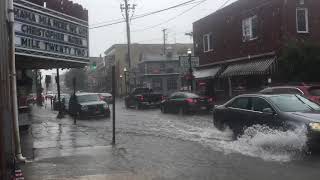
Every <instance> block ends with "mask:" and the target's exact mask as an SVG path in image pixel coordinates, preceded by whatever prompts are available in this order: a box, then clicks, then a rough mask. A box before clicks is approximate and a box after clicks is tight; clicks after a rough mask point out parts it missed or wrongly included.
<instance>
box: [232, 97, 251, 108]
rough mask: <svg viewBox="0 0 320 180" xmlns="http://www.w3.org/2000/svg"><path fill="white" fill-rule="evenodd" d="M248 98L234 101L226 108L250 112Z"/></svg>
mask: <svg viewBox="0 0 320 180" xmlns="http://www.w3.org/2000/svg"><path fill="white" fill-rule="evenodd" d="M249 100H250V98H249V97H240V98H237V99H235V100H234V101H233V102H231V104H230V105H229V106H228V107H232V108H238V109H247V110H251V107H250V101H249Z"/></svg>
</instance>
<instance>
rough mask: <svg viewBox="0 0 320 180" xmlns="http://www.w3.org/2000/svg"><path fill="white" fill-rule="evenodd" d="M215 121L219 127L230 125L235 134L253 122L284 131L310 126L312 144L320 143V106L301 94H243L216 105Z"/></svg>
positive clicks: (310, 141) (309, 132)
mask: <svg viewBox="0 0 320 180" xmlns="http://www.w3.org/2000/svg"><path fill="white" fill-rule="evenodd" d="M213 120H214V125H215V127H216V128H217V129H219V130H224V129H225V128H226V127H227V126H229V127H230V129H231V130H232V131H233V132H234V135H235V136H238V135H240V134H242V133H243V131H244V129H245V128H246V127H251V126H253V125H266V126H268V127H270V128H273V129H282V130H295V129H297V128H306V130H307V136H308V140H309V141H308V144H309V145H311V146H319V145H320V106H319V105H317V104H316V103H314V102H312V101H310V100H309V99H307V98H305V97H303V96H301V95H295V94H279V95H263V94H247V95H240V96H237V97H235V98H233V99H231V100H230V101H229V102H227V103H225V104H224V105H221V106H217V107H215V108H214V113H213Z"/></svg>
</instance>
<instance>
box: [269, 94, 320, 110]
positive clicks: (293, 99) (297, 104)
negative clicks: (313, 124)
mask: <svg viewBox="0 0 320 180" xmlns="http://www.w3.org/2000/svg"><path fill="white" fill-rule="evenodd" d="M270 100H271V101H272V102H273V104H275V105H276V106H277V107H278V108H279V109H280V111H284V112H311V111H320V106H319V105H317V104H315V103H313V102H311V101H310V100H308V99H306V98H304V97H303V96H300V95H279V96H272V97H270Z"/></svg>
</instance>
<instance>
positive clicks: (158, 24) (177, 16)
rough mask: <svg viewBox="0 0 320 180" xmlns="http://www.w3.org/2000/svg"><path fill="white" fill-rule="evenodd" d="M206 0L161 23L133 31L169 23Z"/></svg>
mask: <svg viewBox="0 0 320 180" xmlns="http://www.w3.org/2000/svg"><path fill="white" fill-rule="evenodd" d="M205 1H207V0H202V1H200V2H199V3H198V4H196V5H194V6H192V7H191V8H189V9H187V10H185V11H183V12H182V13H180V14H178V15H176V16H175V17H172V18H170V19H167V20H166V21H163V22H162V23H159V24H156V25H153V26H150V27H147V28H144V29H138V30H134V31H132V32H140V31H145V30H149V29H153V28H156V27H158V26H161V25H163V24H166V23H168V22H170V21H172V20H174V19H176V18H178V17H179V16H182V15H183V14H185V13H187V12H189V11H191V10H192V9H194V8H195V7H197V6H199V5H200V4H202V3H204V2H205Z"/></svg>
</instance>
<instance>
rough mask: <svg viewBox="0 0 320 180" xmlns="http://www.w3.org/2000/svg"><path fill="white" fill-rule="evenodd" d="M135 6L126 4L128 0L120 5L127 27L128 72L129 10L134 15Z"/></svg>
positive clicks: (129, 58) (129, 49)
mask: <svg viewBox="0 0 320 180" xmlns="http://www.w3.org/2000/svg"><path fill="white" fill-rule="evenodd" d="M136 6H137V5H136V4H132V5H131V4H128V0H124V4H120V9H121V12H123V11H124V13H125V20H126V26H127V46H128V52H127V53H128V56H127V61H128V66H129V70H130V69H131V34H130V17H129V16H130V15H129V14H130V10H132V14H133V13H134V10H135V9H136Z"/></svg>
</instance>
